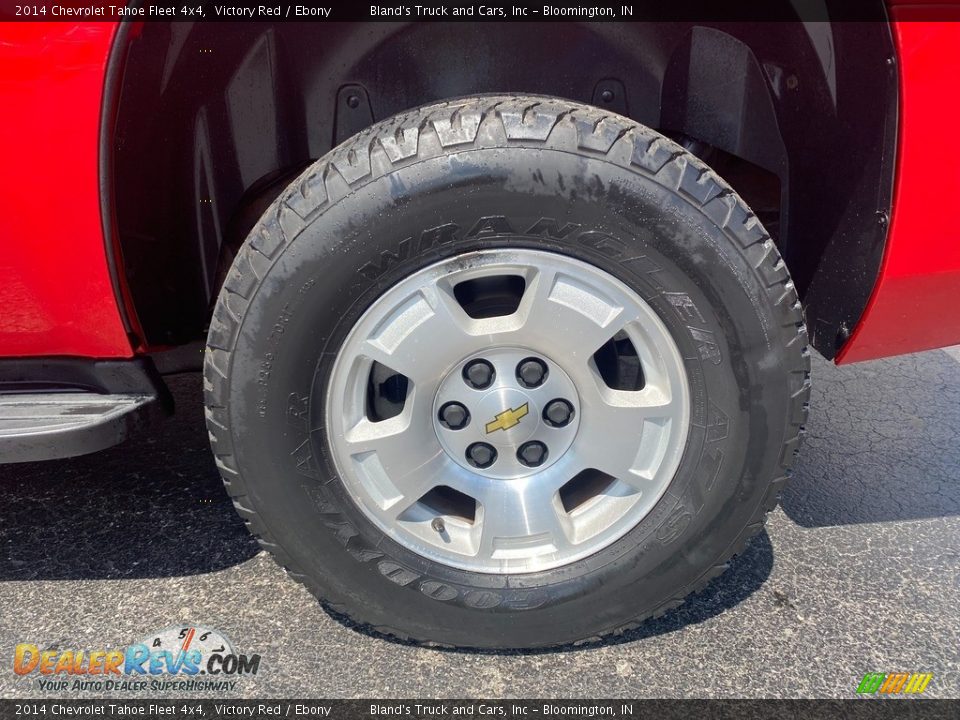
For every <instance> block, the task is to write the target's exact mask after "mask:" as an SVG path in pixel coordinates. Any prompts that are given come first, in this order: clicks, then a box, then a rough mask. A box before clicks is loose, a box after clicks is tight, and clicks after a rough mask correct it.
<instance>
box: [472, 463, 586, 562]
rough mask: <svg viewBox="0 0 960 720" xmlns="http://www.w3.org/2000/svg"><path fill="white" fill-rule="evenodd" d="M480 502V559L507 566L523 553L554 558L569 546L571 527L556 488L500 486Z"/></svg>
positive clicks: (484, 496) (537, 485) (529, 485)
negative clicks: (489, 559) (488, 558)
mask: <svg viewBox="0 0 960 720" xmlns="http://www.w3.org/2000/svg"><path fill="white" fill-rule="evenodd" d="M479 500H480V503H481V505H482V507H483V514H482V520H481V521H480V523H479V525H480V546H479V554H480V555H481V556H483V557H490V558H492V559H494V560H495V561H500V562H501V563H504V564H506V563H509V561H510V560H512V559H515V558H517V557H518V556H521V557H522V556H523V554H527V553H534V554H539V555H554V554H558V553H562V552H563V551H564V550H566V549H568V548H569V547H570V544H571V543H570V537H571V534H572V526H571V524H570V521H569V519H568V518H567V517H566V514H565V513H564V512H563V507H562V505H560V503H559V500H558V499H557V497H556V489H555V488H551V487H549V486H545V485H543V484H539V483H536V482H529V483H525V484H518V485H516V486H510V485H509V484H507V483H498V484H497V485H496V486H493V487H491V489H490V490H489V491H488V492H486V493H483V495H482V497H481V498H480V499H479Z"/></svg>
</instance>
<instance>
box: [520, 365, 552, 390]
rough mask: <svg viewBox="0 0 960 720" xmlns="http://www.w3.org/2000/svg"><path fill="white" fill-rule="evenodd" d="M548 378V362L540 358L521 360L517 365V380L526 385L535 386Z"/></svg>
mask: <svg viewBox="0 0 960 720" xmlns="http://www.w3.org/2000/svg"><path fill="white" fill-rule="evenodd" d="M546 379H547V364H546V363H545V362H544V361H543V360H540V359H538V358H527V359H526V360H521V361H520V364H519V365H517V380H519V381H520V384H521V385H523V386H524V387H528V388H535V387H537V386H538V385H542V384H543V381H544V380H546Z"/></svg>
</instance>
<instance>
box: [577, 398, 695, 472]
mask: <svg viewBox="0 0 960 720" xmlns="http://www.w3.org/2000/svg"><path fill="white" fill-rule="evenodd" d="M581 392H582V395H581V402H582V406H583V415H584V417H583V428H582V430H581V432H580V435H579V436H578V438H577V448H576V449H577V453H576V458H577V466H578V468H579V469H581V470H586V469H594V470H600V471H601V472H604V473H607V474H608V475H611V476H613V477H615V478H617V479H618V480H622V481H623V482H625V483H627V484H628V485H631V486H635V487H637V488H638V489H641V490H642V489H647V488H649V487H650V486H651V483H652V481H653V480H654V478H653V477H652V476H651V472H652V469H651V467H650V463H649V462H645V461H647V460H650V459H651V458H650V457H649V455H650V454H651V453H656V452H657V450H658V448H657V447H654V446H655V445H658V444H659V442H658V441H659V440H660V435H662V434H663V431H664V430H669V425H670V423H671V422H673V421H674V420H675V419H678V418H679V417H680V416H681V415H682V410H683V409H682V408H681V407H680V406H679V403H678V402H676V401H675V400H674V399H673V398H671V397H670V395H669V394H668V393H667V392H665V391H664V390H663V389H661V388H658V387H656V386H647V387H645V388H644V389H643V390H639V391H636V392H627V391H623V390H611V389H609V388H606V387H601V386H600V385H599V384H597V382H596V381H594V382H592V383H590V384H587V385H584V386H581ZM645 434H646V436H647V437H644V435H645ZM654 436H655V437H654ZM652 459H656V457H654V458H652Z"/></svg>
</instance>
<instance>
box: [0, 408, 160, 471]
mask: <svg viewBox="0 0 960 720" xmlns="http://www.w3.org/2000/svg"><path fill="white" fill-rule="evenodd" d="M156 399H157V398H156V396H155V395H147V394H114V395H105V394H100V393H95V392H84V391H81V392H45V393H10V394H0V463H15V462H32V461H35V460H51V459H54V458H66V457H74V456H76V455H85V454H87V453H91V452H96V451H97V450H103V449H104V448H108V447H110V446H112V445H116V444H117V443H120V442H122V441H123V440H125V439H126V437H127V435H128V433H129V431H130V430H131V429H132V427H133V426H134V425H137V424H139V423H140V422H141V420H143V419H144V415H145V414H146V411H148V410H149V409H152V408H151V406H152V405H154V401H155V400H156Z"/></svg>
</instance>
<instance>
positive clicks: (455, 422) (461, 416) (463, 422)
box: [438, 402, 470, 430]
mask: <svg viewBox="0 0 960 720" xmlns="http://www.w3.org/2000/svg"><path fill="white" fill-rule="evenodd" d="M438 417H439V418H440V424H441V425H443V426H444V427H446V428H450V429H451V430H461V429H463V428H465V427H466V426H467V425H469V424H470V411H469V410H467V409H466V408H465V407H464V406H463V405H461V404H460V403H458V402H448V403H446V404H445V405H443V407H441V408H440V412H439V413H438Z"/></svg>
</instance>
